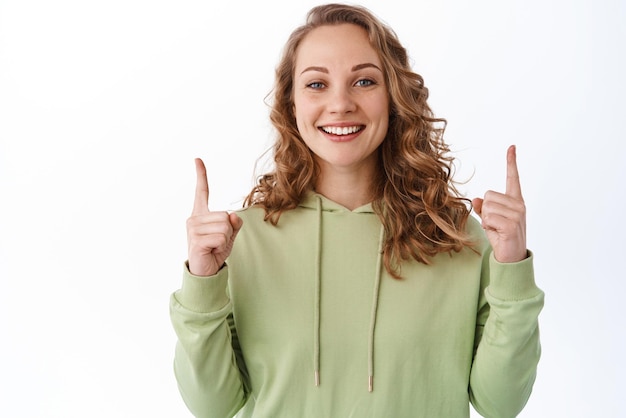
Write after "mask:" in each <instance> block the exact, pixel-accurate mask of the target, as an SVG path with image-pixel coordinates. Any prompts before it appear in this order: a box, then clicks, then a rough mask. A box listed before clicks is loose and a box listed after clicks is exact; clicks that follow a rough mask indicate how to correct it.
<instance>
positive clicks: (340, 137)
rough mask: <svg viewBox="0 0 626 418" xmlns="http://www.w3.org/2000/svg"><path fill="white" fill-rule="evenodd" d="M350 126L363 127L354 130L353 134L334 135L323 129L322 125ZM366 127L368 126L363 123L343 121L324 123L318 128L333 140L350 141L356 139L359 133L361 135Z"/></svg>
mask: <svg viewBox="0 0 626 418" xmlns="http://www.w3.org/2000/svg"><path fill="white" fill-rule="evenodd" d="M350 126H359V127H361V129H360V130H358V131H356V132H353V133H351V134H346V135H334V134H330V133H328V132H326V131H324V130H323V129H322V127H334V128H345V127H350ZM365 128H366V126H365V125H363V124H362V123H354V122H341V123H329V124H322V125H320V126H319V127H318V128H317V129H318V130H319V131H320V132H321V133H322V135H324V136H325V137H326V138H327V139H329V140H331V141H332V142H349V141H352V140H353V139H355V138H356V137H358V136H359V135H361V133H363V131H365Z"/></svg>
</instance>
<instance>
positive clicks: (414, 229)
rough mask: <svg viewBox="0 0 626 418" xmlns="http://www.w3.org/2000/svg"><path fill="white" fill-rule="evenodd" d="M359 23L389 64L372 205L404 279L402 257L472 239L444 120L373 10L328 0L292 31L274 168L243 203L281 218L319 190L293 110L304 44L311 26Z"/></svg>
mask: <svg viewBox="0 0 626 418" xmlns="http://www.w3.org/2000/svg"><path fill="white" fill-rule="evenodd" d="M344 23H350V24H355V25H358V26H360V27H362V28H363V29H365V31H366V32H367V34H368V37H369V40H370V43H371V45H372V46H373V48H374V49H375V50H376V51H377V52H378V55H379V57H380V60H381V62H382V65H383V72H384V74H385V81H386V85H387V86H388V89H389V97H390V115H389V129H388V132H387V135H386V137H385V139H384V140H383V143H382V144H381V146H380V147H379V148H378V157H379V158H378V168H377V169H378V175H377V176H376V179H375V183H374V184H373V185H372V187H373V192H374V194H373V195H374V196H375V199H374V201H373V202H372V207H373V209H374V212H375V213H376V214H377V215H378V216H379V218H380V221H381V223H382V225H383V227H384V230H385V242H384V244H383V261H384V265H385V268H386V269H387V271H388V272H389V274H391V275H392V276H393V277H395V278H400V277H401V276H400V266H401V261H402V260H408V259H410V258H413V259H415V260H416V261H418V262H421V263H425V264H430V262H431V258H432V257H433V256H435V255H437V254H439V253H442V252H452V251H454V252H458V251H461V250H462V249H463V248H464V247H466V246H470V247H471V246H472V244H473V242H472V240H471V239H470V237H469V236H468V235H467V233H466V232H465V226H466V223H467V219H468V217H469V213H470V210H469V208H468V204H471V203H470V202H469V200H468V199H465V198H462V197H461V196H460V195H459V193H458V191H457V189H456V187H455V185H454V182H453V180H452V174H453V165H452V164H453V158H452V157H450V156H448V154H449V151H450V149H449V147H448V146H447V145H446V143H445V142H444V140H443V133H444V130H445V127H446V121H445V119H441V118H435V117H434V115H433V112H432V110H431V109H430V107H429V106H428V104H427V102H426V100H427V98H428V89H427V88H426V87H425V86H424V80H423V78H422V77H421V76H420V75H419V74H416V73H415V72H413V71H412V70H411V68H410V64H409V59H408V55H407V52H406V49H405V48H404V47H403V46H402V45H401V44H400V42H399V40H398V38H397V36H396V34H395V32H394V31H393V30H392V29H391V28H389V27H388V26H387V25H385V24H384V23H382V22H381V21H380V20H379V19H377V18H376V17H375V16H374V15H373V14H372V13H371V12H370V11H369V10H367V9H365V8H363V7H359V6H349V5H343V4H327V5H322V6H317V7H315V8H313V9H311V10H310V11H309V13H308V14H307V19H306V22H305V24H304V25H302V26H300V27H299V28H297V29H296V30H295V31H294V32H293V33H292V34H291V36H290V37H289V39H288V41H287V43H286V45H285V47H284V51H283V56H282V59H281V61H280V62H279V64H278V66H277V68H276V80H275V86H274V90H273V102H272V104H271V113H270V119H271V121H272V124H273V125H274V128H275V129H276V131H277V138H276V142H275V144H274V146H273V152H274V163H275V168H274V170H273V171H272V172H269V173H266V174H264V175H262V176H260V177H259V179H258V183H257V184H256V186H255V187H254V188H253V189H252V191H251V192H250V194H249V195H248V196H247V198H246V199H245V202H244V206H252V205H258V206H261V207H263V208H264V209H265V220H266V221H270V222H271V223H272V224H274V225H276V224H277V223H278V220H279V218H280V216H281V214H282V213H283V212H285V211H287V210H291V209H295V208H296V207H297V206H298V204H299V203H300V202H301V201H302V199H303V197H304V196H305V194H306V193H308V192H310V191H312V190H314V187H315V182H316V179H317V177H318V175H319V167H318V165H317V164H316V162H315V159H314V157H313V154H312V151H311V150H310V149H309V148H308V147H307V146H306V144H305V143H304V141H303V140H302V137H301V136H300V133H299V132H298V128H297V126H296V118H295V114H294V102H293V78H294V67H295V58H296V52H297V49H298V46H299V45H300V42H301V41H302V40H303V39H304V37H305V36H306V35H307V34H308V33H309V32H311V30H313V29H315V28H317V27H319V26H324V25H338V24H344Z"/></svg>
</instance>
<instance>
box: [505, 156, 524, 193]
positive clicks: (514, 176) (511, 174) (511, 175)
mask: <svg viewBox="0 0 626 418" xmlns="http://www.w3.org/2000/svg"><path fill="white" fill-rule="evenodd" d="M506 194H507V195H509V196H512V197H517V198H521V197H522V186H521V185H520V181H519V172H518V171H517V152H516V148H515V145H511V146H510V147H509V149H508V150H507V153H506Z"/></svg>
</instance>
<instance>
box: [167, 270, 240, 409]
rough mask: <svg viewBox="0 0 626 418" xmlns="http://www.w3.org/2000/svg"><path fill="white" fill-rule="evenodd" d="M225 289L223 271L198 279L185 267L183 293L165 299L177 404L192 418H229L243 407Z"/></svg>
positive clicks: (236, 353)
mask: <svg viewBox="0 0 626 418" xmlns="http://www.w3.org/2000/svg"><path fill="white" fill-rule="evenodd" d="M227 284H228V267H227V266H225V267H224V268H222V269H221V270H220V271H219V272H218V273H217V274H216V275H215V276H210V277H199V276H194V275H192V274H191V273H190V272H189V269H188V268H187V266H186V265H185V270H184V273H183V284H182V287H181V289H180V290H178V291H177V292H175V293H174V294H173V295H172V296H171V298H170V318H171V320H172V325H173V327H174V331H175V332H176V335H177V336H178V343H177V344H176V351H175V356H174V373H175V376H176V380H177V382H178V388H179V390H180V393H181V395H182V398H183V400H184V401H185V404H186V405H187V407H188V408H189V410H190V411H191V412H192V413H193V414H194V416H196V417H207V418H208V417H219V418H223V417H232V416H234V415H235V414H236V413H237V411H238V410H239V409H240V408H241V407H242V406H243V404H244V403H245V401H246V390H245V385H244V377H243V376H244V375H243V374H242V371H240V368H239V365H242V366H243V364H242V360H241V353H240V352H238V343H237V335H236V331H235V328H234V325H233V321H232V303H231V301H230V298H229V297H228V293H227ZM244 369H245V368H244V367H242V370H244Z"/></svg>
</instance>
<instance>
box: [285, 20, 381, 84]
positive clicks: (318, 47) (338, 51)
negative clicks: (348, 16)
mask: <svg viewBox="0 0 626 418" xmlns="http://www.w3.org/2000/svg"><path fill="white" fill-rule="evenodd" d="M365 62H369V63H372V64H376V65H378V66H380V58H379V56H378V53H377V52H376V50H375V49H374V48H373V47H372V45H371V44H370V41H369V38H368V36H367V32H366V31H365V29H363V28H362V27H360V26H357V25H354V24H350V23H344V24H340V25H325V26H320V27H318V28H315V29H313V30H312V31H311V32H309V33H308V34H307V35H306V36H305V37H304V38H303V39H302V41H301V42H300V45H299V46H298V49H297V51H296V59H295V69H296V72H297V70H298V69H299V68H306V67H307V66H309V65H319V66H334V65H342V64H345V65H349V66H353V65H356V64H362V63H365Z"/></svg>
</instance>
